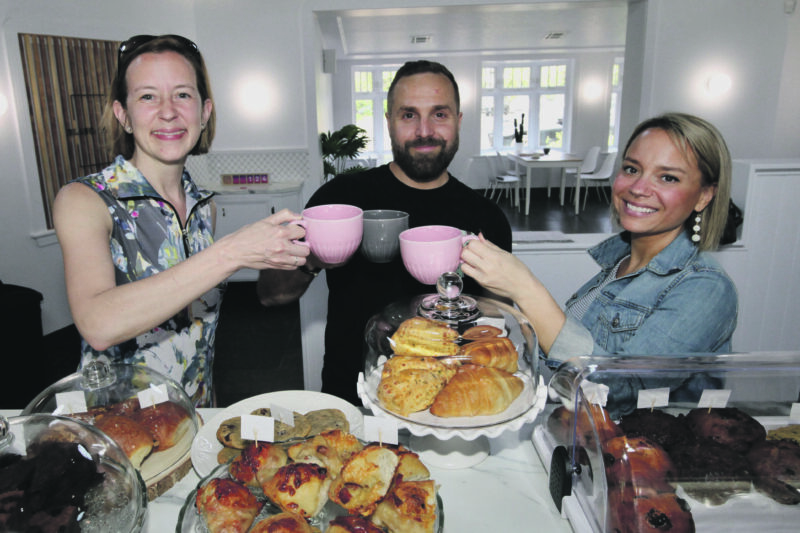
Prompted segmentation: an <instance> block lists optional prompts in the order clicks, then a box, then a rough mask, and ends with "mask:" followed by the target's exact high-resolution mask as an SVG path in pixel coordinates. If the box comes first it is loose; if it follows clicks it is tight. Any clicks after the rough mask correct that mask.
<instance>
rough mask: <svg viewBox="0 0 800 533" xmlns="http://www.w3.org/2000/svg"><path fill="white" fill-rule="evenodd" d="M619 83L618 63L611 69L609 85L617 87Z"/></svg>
mask: <svg viewBox="0 0 800 533" xmlns="http://www.w3.org/2000/svg"><path fill="white" fill-rule="evenodd" d="M619 82H620V79H619V63H614V67H613V68H612V69H611V85H612V86H613V87H619Z"/></svg>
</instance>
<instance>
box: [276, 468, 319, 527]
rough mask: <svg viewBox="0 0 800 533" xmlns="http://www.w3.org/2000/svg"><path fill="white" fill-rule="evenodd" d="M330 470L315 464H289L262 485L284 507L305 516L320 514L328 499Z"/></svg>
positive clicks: (288, 510)
mask: <svg viewBox="0 0 800 533" xmlns="http://www.w3.org/2000/svg"><path fill="white" fill-rule="evenodd" d="M330 485H331V480H330V478H329V477H328V472H327V470H326V469H325V468H324V467H322V466H319V465H315V464H311V463H289V464H287V465H286V466H283V467H281V468H279V469H278V471H277V472H276V473H275V475H274V476H272V478H271V479H270V480H268V481H267V482H266V483H264V484H263V485H261V489H262V490H263V491H264V496H266V497H267V498H269V500H270V501H271V502H272V503H274V504H275V505H277V506H278V507H280V508H281V509H282V510H284V511H287V512H290V513H294V514H297V515H300V516H302V517H304V518H310V517H312V516H316V515H317V514H319V512H320V511H321V510H322V508H323V507H324V506H325V503H327V501H328V488H329V487H330Z"/></svg>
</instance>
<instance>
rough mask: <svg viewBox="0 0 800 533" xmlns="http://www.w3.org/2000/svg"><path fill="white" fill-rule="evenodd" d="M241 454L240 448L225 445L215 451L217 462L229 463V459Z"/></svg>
mask: <svg viewBox="0 0 800 533" xmlns="http://www.w3.org/2000/svg"><path fill="white" fill-rule="evenodd" d="M241 454H242V450H240V449H239V448H228V447H227V446H223V447H222V449H221V450H220V451H219V452H217V462H218V463H219V464H223V463H229V462H231V460H233V459H235V458H236V457H239V456H240V455H241Z"/></svg>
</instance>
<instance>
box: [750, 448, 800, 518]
mask: <svg viewBox="0 0 800 533" xmlns="http://www.w3.org/2000/svg"><path fill="white" fill-rule="evenodd" d="M747 460H748V461H749V463H750V469H751V470H752V471H753V474H754V476H755V477H754V479H753V484H754V485H755V487H756V489H758V490H759V492H763V493H764V494H766V495H767V496H769V497H770V498H772V499H773V500H775V501H777V502H778V503H782V504H784V505H797V504H798V503H800V491H798V490H797V488H796V487H795V485H800V445H798V444H797V443H796V442H795V441H793V440H790V439H782V440H766V441H762V442H759V443H757V444H755V445H753V447H752V448H750V451H749V452H748V453H747Z"/></svg>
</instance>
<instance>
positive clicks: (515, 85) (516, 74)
mask: <svg viewBox="0 0 800 533" xmlns="http://www.w3.org/2000/svg"><path fill="white" fill-rule="evenodd" d="M530 86H531V69H530V67H506V68H504V69H503V88H504V89H527V88H528V87H530Z"/></svg>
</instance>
